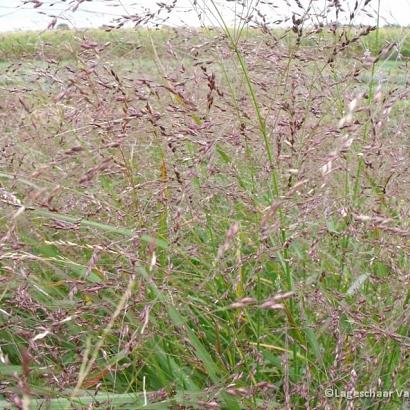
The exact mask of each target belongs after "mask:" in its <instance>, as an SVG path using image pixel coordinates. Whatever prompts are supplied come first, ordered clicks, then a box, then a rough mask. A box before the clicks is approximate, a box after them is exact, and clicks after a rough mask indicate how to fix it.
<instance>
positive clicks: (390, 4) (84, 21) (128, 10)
mask: <svg viewBox="0 0 410 410" xmlns="http://www.w3.org/2000/svg"><path fill="white" fill-rule="evenodd" d="M29 1H31V2H32V3H31V4H30V3H29ZM78 1H79V0H0V31H13V30H44V29H46V28H47V26H48V24H49V23H50V21H51V18H50V17H49V15H53V16H57V17H58V23H63V22H67V23H69V25H70V26H72V27H75V28H85V27H99V26H101V25H102V24H109V23H110V22H111V21H112V19H114V18H118V17H121V16H124V15H131V14H139V15H142V14H145V13H144V10H145V12H146V11H147V9H150V10H152V11H156V10H157V9H158V6H157V5H156V3H157V2H160V1H162V2H163V3H166V4H171V3H172V2H173V0H155V1H152V0H92V1H91V2H90V1H85V0H83V2H82V3H81V4H80V5H79V7H78V10H77V11H76V12H74V13H73V12H72V11H70V9H72V8H73V7H74V5H75V4H76V3H78ZM364 1H365V0H358V3H359V9H360V8H361V7H360V6H361V5H363V3H364ZM378 1H379V0H371V1H370V4H369V6H370V7H369V6H368V9H369V10H373V16H367V15H366V14H365V13H360V14H359V15H358V16H357V17H356V18H355V20H354V23H356V24H359V23H363V24H375V17H374V15H375V13H374V11H375V10H376V9H377V6H378ZM36 2H37V4H40V3H42V5H41V6H40V7H37V8H33V5H34V4H35V3H36ZM80 2H81V0H80ZM242 2H245V3H246V4H247V6H248V7H249V8H250V9H252V7H254V6H255V5H256V4H257V3H259V5H258V8H259V9H260V10H261V11H263V12H264V13H266V15H267V17H268V20H271V21H275V20H277V19H278V18H283V17H290V16H291V15H292V12H299V13H303V9H300V8H299V7H298V6H297V4H296V3H297V2H296V1H295V0H270V1H266V0H265V1H263V2H259V1H258V0H242ZM340 2H341V3H342V5H343V8H344V9H345V10H346V12H348V11H349V10H352V8H353V6H354V4H355V0H340ZM24 3H26V4H24ZM194 3H196V4H197V5H196V11H193V4H194ZM216 3H217V4H218V8H219V10H220V12H221V14H222V16H223V18H224V19H225V20H226V21H227V22H228V24H229V25H233V22H234V17H233V16H234V13H233V12H234V10H235V7H236V8H237V9H236V10H237V12H238V10H239V9H240V7H239V6H238V3H240V1H233V0H218V1H216ZM263 3H271V4H272V5H274V7H272V6H271V5H270V6H268V5H264V4H263ZM286 3H288V5H287V4H286ZM300 3H301V4H302V6H304V7H306V5H307V4H309V3H310V1H309V0H301V1H300ZM329 3H330V2H329V1H328V0H314V1H313V3H312V4H313V7H314V11H316V12H320V11H322V10H323V9H324V8H325V7H326V5H328V4H329ZM235 5H236V6H235ZM204 7H205V8H207V7H208V8H210V9H212V3H211V1H210V0H197V1H195V0H177V6H176V8H175V9H174V10H173V11H172V12H171V13H170V14H167V13H166V12H162V13H161V14H160V17H168V19H167V21H166V24H168V25H174V26H180V25H189V26H195V27H197V26H200V24H201V23H200V21H199V19H198V13H200V11H201V9H203V8H204ZM347 14H348V13H347ZM206 15H207V16H208V17H207V18H206V19H205V22H206V23H207V24H213V25H215V20H213V21H210V20H209V18H210V17H211V13H210V12H209V10H208V12H207V13H206ZM345 15H346V14H345ZM331 16H332V18H334V12H333V13H332V14H331ZM380 16H381V23H382V24H383V23H386V22H387V23H395V24H400V25H410V0H380Z"/></svg>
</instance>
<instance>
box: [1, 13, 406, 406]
mask: <svg viewBox="0 0 410 410" xmlns="http://www.w3.org/2000/svg"><path fill="white" fill-rule="evenodd" d="M212 10H213V9H208V12H211V11H212ZM217 10H218V9H216V11H215V10H213V13H214V14H215V13H216V16H217V19H218V21H219V24H220V27H221V29H220V30H209V31H207V30H206V29H204V30H203V32H202V33H198V32H192V31H189V30H188V29H187V30H185V31H180V32H178V35H175V33H173V32H172V30H169V31H165V32H161V31H151V30H146V31H143V32H137V33H134V32H132V31H125V30H123V31H112V32H110V33H105V32H104V33H103V32H101V31H96V32H93V33H94V34H92V35H93V36H95V37H92V38H93V40H92V41H95V42H98V44H100V43H106V42H107V43H108V42H109V43H110V44H107V45H106V46H104V47H100V45H95V44H91V37H89V38H87V39H86V40H84V39H82V40H81V41H83V42H84V41H85V42H86V43H84V44H88V46H87V47H84V44H83V47H81V45H80V43H78V42H77V39H76V40H75V42H74V43H73V44H72V45H71V46H70V47H69V48H70V56H69V57H67V55H66V54H64V53H65V51H62V54H61V55H60V54H59V56H60V57H61V59H55V58H54V57H53V55H52V53H59V52H60V50H59V49H61V48H62V47H56V45H57V44H63V43H64V44H67V41H66V39H67V38H73V37H72V36H73V33H71V32H69V31H64V32H63V31H62V32H52V33H49V32H47V33H44V34H43V36H46V37H47V42H49V43H50V44H52V46H50V47H49V49H48V50H49V52H50V54H49V55H44V58H43V59H42V60H41V61H37V60H35V59H34V60H33V59H32V58H30V56H32V55H36V56H37V55H38V54H37V51H36V50H37V49H36V47H38V45H36V44H37V43H35V41H37V39H35V40H33V44H34V43H35V44H34V46H33V47H34V49H33V50H34V51H33V50H32V51H30V50H29V51H24V52H22V53H23V54H27V60H24V61H20V62H16V61H15V60H14V58H15V57H16V56H17V55H20V54H19V53H20V51H18V52H17V51H16V54H15V55H13V54H12V52H11V51H10V50H12V49H13V47H15V44H16V43H15V42H14V41H12V40H10V44H9V45H8V46H7V47H8V48H7V47H6V46H5V45H3V47H4V48H3V50H5V49H6V48H7V50H8V51H6V52H4V54H3V58H5V59H7V66H6V70H5V78H4V79H3V80H2V83H1V89H0V94H1V98H2V100H1V101H2V102H1V103H0V105H1V106H0V127H1V129H2V134H1V137H0V147H1V152H2V156H1V159H0V184H1V185H0V200H1V203H2V208H1V211H0V252H1V253H0V278H1V281H0V287H1V292H0V295H1V302H2V303H1V310H0V326H1V327H0V334H1V345H0V385H1V386H2V390H1V393H0V394H1V396H2V397H1V401H0V406H2V407H5V408H7V407H8V406H9V407H10V406H16V407H18V408H24V409H28V408H33V409H34V408H44V407H46V408H51V409H54V408H56V409H57V408H67V409H68V408H83V407H85V406H89V407H90V408H113V409H116V408H129V409H135V408H152V409H165V408H171V409H173V408H175V409H177V408H187V409H188V408H198V409H204V408H221V409H265V408H272V409H274V408H303V407H305V408H339V407H341V408H343V407H345V406H347V405H348V403H349V402H348V401H347V400H346V399H345V397H343V395H340V394H338V392H339V393H340V392H348V393H349V394H350V393H351V394H353V393H354V392H355V391H357V392H359V391H392V392H393V393H392V394H391V395H390V396H389V397H379V396H377V397H364V398H361V399H360V406H362V407H363V408H369V409H371V408H387V409H389V408H390V409H396V408H400V406H404V405H405V404H404V403H405V401H404V398H403V397H401V396H400V394H399V392H404V391H406V389H407V390H408V380H409V367H408V365H407V361H406V360H407V356H408V346H409V343H410V340H409V334H408V319H409V317H408V316H409V315H408V311H409V304H408V302H409V292H408V290H407V287H406V283H407V282H406V281H407V275H408V271H409V258H408V254H409V252H408V251H409V242H408V238H409V223H408V221H409V218H408V216H409V206H408V201H407V198H408V194H409V186H408V181H407V171H408V159H409V141H408V137H407V136H408V132H407V131H408V128H409V122H408V115H407V114H408V112H407V111H408V108H409V107H408V104H407V103H408V90H407V88H406V81H407V78H408V70H407V66H406V65H405V64H400V63H399V62H397V61H395V60H391V61H389V62H385V61H382V59H383V58H384V56H385V54H386V53H385V54H383V51H382V52H381V51H380V50H383V47H382V43H381V35H382V34H381V33H382V32H381V31H380V32H379V35H378V44H377V45H376V46H375V47H377V50H378V51H377V52H374V53H373V54H370V55H368V54H360V53H359V54H355V53H356V52H355V51H354V48H355V47H356V45H357V44H358V43H359V40H360V42H362V41H363V42H364V41H367V40H368V39H369V36H371V35H373V33H374V30H370V29H363V30H361V31H360V33H361V34H357V33H356V34H354V35H353V36H351V37H348V36H350V35H351V33H350V32H346V30H347V29H349V28H346V27H338V28H335V29H334V31H331V30H330V31H329V32H327V31H326V33H325V34H324V35H323V37H321V38H320V41H317V42H316V43H315V44H316V47H309V46H308V45H307V44H306V43H304V41H303V40H306V41H307V40H310V39H311V38H310V37H309V36H310V34H309V32H306V33H305V30H304V27H303V24H302V23H303V22H297V21H296V20H295V21H294V26H295V27H294V30H293V34H289V35H288V33H286V32H283V35H284V36H285V35H286V36H287V37H286V38H287V40H286V41H282V40H281V39H280V38H278V36H277V33H276V34H275V33H273V34H272V31H271V30H266V27H261V28H258V29H256V28H255V29H253V30H254V32H253V34H255V33H258V35H252V36H250V35H247V33H246V26H245V25H244V26H243V27H242V26H241V25H238V26H236V27H235V30H232V29H231V28H230V27H228V25H227V24H225V21H224V17H223V15H222V14H219V15H218V14H217ZM257 30H258V31H257ZM324 30H327V29H326V28H324ZM349 30H350V29H349ZM141 33H143V34H141ZM181 33H183V35H182V36H181ZM77 35H79V34H77ZM87 35H88V34H87ZM100 35H101V37H99V38H98V41H97V40H96V39H97V36H100ZM64 36H68V37H67V38H66V37H64ZM70 36H71V37H70ZM105 36H111V37H110V40H109V41H106V40H107V38H106V37H105ZM124 36H130V37H129V38H132V39H134V38H135V37H134V36H139V37H138V42H140V41H142V40H141V39H142V37H143V36H145V37H144V39H143V41H144V46H143V48H144V52H143V54H142V55H140V56H136V55H134V54H133V52H131V51H130V50H128V51H129V53H128V51H126V47H128V46H127V45H125V46H123V44H122V43H123V39H124ZM26 38H27V37H26ZM298 38H299V40H298ZM346 38H349V39H350V41H347V42H346ZM353 38H357V40H355V41H351V40H352V39H353ZM165 40H166V41H165ZM44 41H45V37H44ZM132 41H134V40H132ZM369 41H370V40H369ZM68 43H69V42H68ZM164 43H165V44H164ZM121 47H125V48H121ZM131 48H132V47H131ZM351 48H352V50H351ZM16 50H17V48H16ZM30 53H32V54H30ZM386 55H387V54H386ZM386 73H389V74H388V76H387V79H385V78H384V77H385V76H386V75H387V74H386ZM329 391H331V392H332V393H331V394H330V395H329V393H326V392H329ZM330 396H332V397H330ZM355 403H356V402H355ZM357 403H359V399H358V401H357Z"/></svg>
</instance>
